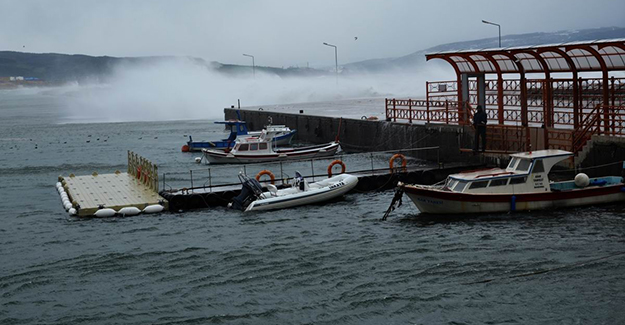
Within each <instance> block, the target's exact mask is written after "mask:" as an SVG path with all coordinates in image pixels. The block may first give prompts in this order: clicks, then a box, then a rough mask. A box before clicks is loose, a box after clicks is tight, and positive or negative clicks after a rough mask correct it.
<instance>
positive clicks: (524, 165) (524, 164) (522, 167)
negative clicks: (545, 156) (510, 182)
mask: <svg viewBox="0 0 625 325" xmlns="http://www.w3.org/2000/svg"><path fill="white" fill-rule="evenodd" d="M531 163H532V162H531V161H530V160H529V159H521V161H519V165H518V166H516V170H517V171H520V172H526V171H527V170H528V169H529V168H530V164H531Z"/></svg>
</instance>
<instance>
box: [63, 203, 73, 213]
mask: <svg viewBox="0 0 625 325" xmlns="http://www.w3.org/2000/svg"><path fill="white" fill-rule="evenodd" d="M64 207H65V211H69V209H71V208H72V204H71V203H69V202H67V204H65V205H64Z"/></svg>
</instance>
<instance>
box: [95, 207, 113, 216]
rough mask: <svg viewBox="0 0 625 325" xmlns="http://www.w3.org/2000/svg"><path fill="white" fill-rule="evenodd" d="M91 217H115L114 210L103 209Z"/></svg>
mask: <svg viewBox="0 0 625 325" xmlns="http://www.w3.org/2000/svg"><path fill="white" fill-rule="evenodd" d="M93 215H94V216H96V217H98V218H108V217H112V216H114V215H115V210H113V209H111V208H104V209H100V210H98V211H96V212H95V213H94V214H93Z"/></svg>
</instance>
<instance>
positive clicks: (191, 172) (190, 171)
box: [189, 170, 193, 192]
mask: <svg viewBox="0 0 625 325" xmlns="http://www.w3.org/2000/svg"><path fill="white" fill-rule="evenodd" d="M189 173H190V174H191V192H193V171H192V170H189Z"/></svg>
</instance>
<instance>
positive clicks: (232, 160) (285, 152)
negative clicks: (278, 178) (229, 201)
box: [202, 134, 339, 164]
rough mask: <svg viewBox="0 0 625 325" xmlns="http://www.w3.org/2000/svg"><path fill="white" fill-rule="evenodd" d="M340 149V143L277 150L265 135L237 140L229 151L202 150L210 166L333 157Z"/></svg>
mask: <svg viewBox="0 0 625 325" xmlns="http://www.w3.org/2000/svg"><path fill="white" fill-rule="evenodd" d="M338 149H339V143H338V142H334V141H333V142H330V143H326V144H320V145H316V146H309V147H301V148H276V147H274V146H273V145H272V142H271V140H270V139H267V137H266V136H265V134H261V136H260V137H258V138H255V137H248V138H244V139H239V140H237V142H236V144H235V145H234V147H233V148H232V150H229V151H222V150H212V149H202V152H203V154H204V160H205V161H206V163H208V164H246V163H258V162H268V161H286V160H299V159H310V158H321V157H330V156H333V155H334V154H335V153H336V151H337V150H338Z"/></svg>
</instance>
